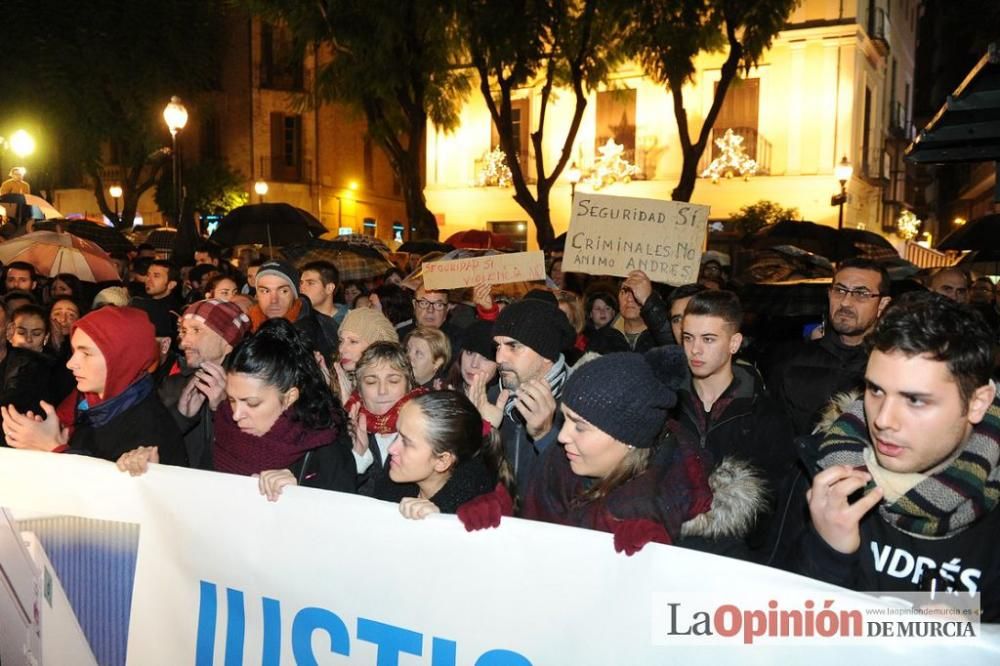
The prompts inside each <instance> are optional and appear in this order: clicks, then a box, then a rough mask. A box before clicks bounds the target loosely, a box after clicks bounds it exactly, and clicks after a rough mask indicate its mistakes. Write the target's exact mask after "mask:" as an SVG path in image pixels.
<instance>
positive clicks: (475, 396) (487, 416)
mask: <svg viewBox="0 0 1000 666" xmlns="http://www.w3.org/2000/svg"><path fill="white" fill-rule="evenodd" d="M465 395H466V397H467V398H468V399H469V400H471V401H472V404H473V405H475V406H476V409H478V410H479V416H481V417H482V418H483V420H484V421H489V422H490V425H492V426H493V427H494V428H499V427H500V422H501V421H503V408H504V405H506V404H507V400H509V399H510V391H508V390H507V389H504V390H502V391H500V395H498V396H497V401H496V402H495V403H492V402H490V399H489V398H487V397H486V375H484V374H483V373H481V372H477V373H476V374H475V376H474V377H473V378H472V383H471V384H469V387H468V388H466V389H465Z"/></svg>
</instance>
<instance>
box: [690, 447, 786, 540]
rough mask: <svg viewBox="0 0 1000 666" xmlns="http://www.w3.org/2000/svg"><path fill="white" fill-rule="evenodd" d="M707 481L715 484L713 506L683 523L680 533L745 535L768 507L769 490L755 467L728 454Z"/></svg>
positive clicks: (716, 535)
mask: <svg viewBox="0 0 1000 666" xmlns="http://www.w3.org/2000/svg"><path fill="white" fill-rule="evenodd" d="M708 485H709V486H710V487H711V488H712V508H711V509H709V510H708V511H706V512H705V513H702V514H699V515H697V516H695V517H694V518H692V519H691V520H689V521H687V522H686V523H684V524H683V525H682V526H681V536H682V537H702V538H705V539H719V538H724V537H737V538H744V537H746V536H747V535H748V534H749V533H750V531H751V530H752V529H753V527H754V525H755V524H756V522H757V518H758V514H760V512H761V511H762V510H764V509H765V508H766V507H767V492H766V490H765V488H764V482H763V480H762V479H761V477H760V475H759V473H758V472H757V470H756V468H754V466H753V465H751V464H750V463H747V462H744V461H742V460H737V459H735V458H731V457H730V458H726V459H724V460H723V461H722V463H721V464H720V465H719V466H718V467H716V468H715V470H714V471H713V472H712V474H711V475H710V476H709V478H708Z"/></svg>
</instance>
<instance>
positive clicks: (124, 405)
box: [73, 373, 153, 428]
mask: <svg viewBox="0 0 1000 666" xmlns="http://www.w3.org/2000/svg"><path fill="white" fill-rule="evenodd" d="M152 392H153V377H152V375H150V374H148V373H147V374H144V375H143V376H141V377H140V378H139V379H137V380H135V381H134V382H133V383H132V384H131V385H129V387H128V388H126V389H125V390H124V391H122V392H121V393H119V394H118V395H116V396H115V397H113V398H111V399H110V400H105V401H104V402H101V403H99V404H97V406H95V407H91V406H90V404H89V403H88V402H87V399H86V398H84V399H83V400H81V401H80V402H78V403H77V405H76V411H75V414H74V419H73V424H74V425H75V426H76V427H84V426H90V427H91V428H100V427H102V426H104V425H106V424H107V423H108V422H109V421H111V420H113V419H114V418H115V417H116V416H118V415H119V414H122V413H124V412H126V411H128V410H129V409H131V408H132V407H134V406H135V405H137V404H139V403H140V402H142V401H143V400H145V399H146V397H147V396H149V394H150V393H152Z"/></svg>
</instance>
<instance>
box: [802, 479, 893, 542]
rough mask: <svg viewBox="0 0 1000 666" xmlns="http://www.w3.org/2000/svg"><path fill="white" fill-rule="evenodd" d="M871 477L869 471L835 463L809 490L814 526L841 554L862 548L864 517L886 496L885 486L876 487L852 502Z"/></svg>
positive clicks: (810, 513) (807, 496)
mask: <svg viewBox="0 0 1000 666" xmlns="http://www.w3.org/2000/svg"><path fill="white" fill-rule="evenodd" d="M871 478H872V476H871V474H869V473H868V472H863V471H861V470H858V469H854V468H853V467H848V466H847V465H835V466H833V467H830V468H829V469H825V470H823V471H822V472H820V473H819V474H817V475H816V477H815V478H814V479H813V484H812V488H810V489H809V490H807V491H806V500H808V502H809V515H810V516H811V517H812V523H813V527H814V528H815V529H816V532H817V533H818V534H819V536H820V537H821V538H822V539H823V541H825V542H826V543H827V545H828V546H830V548H833V549H834V550H836V551H837V552H839V553H844V554H845V555H849V554H851V553H855V552H857V550H858V548H860V547H861V519H862V518H864V516H865V514H866V513H868V512H869V511H871V510H872V509H873V508H874V507H875V505H876V504H878V503H879V500H881V499H882V489H881V488H879V487H877V486H876V487H875V488H874V489H873V490H871V491H870V492H869V493H868V494H867V495H865V496H864V497H862V498H861V499H859V500H858V501H857V502H855V503H854V504H851V503H850V502H848V500H847V498H848V497H850V496H851V495H852V494H854V493H855V492H857V491H858V490H860V489H862V488H864V487H865V485H866V484H867V483H868V482H869V481H871Z"/></svg>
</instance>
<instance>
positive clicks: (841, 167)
mask: <svg viewBox="0 0 1000 666" xmlns="http://www.w3.org/2000/svg"><path fill="white" fill-rule="evenodd" d="M833 174H834V176H835V177H836V178H837V181H838V182H839V183H840V194H836V195H834V196H833V197H832V198H831V199H830V204H831V205H833V206H839V207H840V210H839V211H838V213H837V228H838V229H843V228H844V204H845V203H847V181H849V180H850V179H851V176H852V175H853V174H854V167H852V166H851V163H850V162H848V161H847V155H844V156H843V157H842V158H841V159H840V163H839V164H837V166H836V167H834V169H833Z"/></svg>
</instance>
